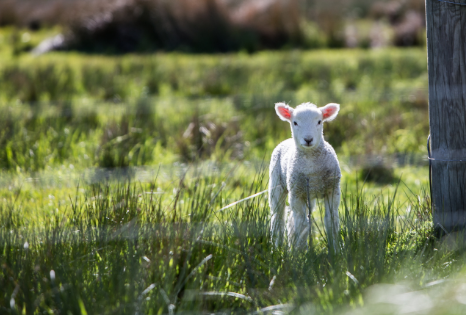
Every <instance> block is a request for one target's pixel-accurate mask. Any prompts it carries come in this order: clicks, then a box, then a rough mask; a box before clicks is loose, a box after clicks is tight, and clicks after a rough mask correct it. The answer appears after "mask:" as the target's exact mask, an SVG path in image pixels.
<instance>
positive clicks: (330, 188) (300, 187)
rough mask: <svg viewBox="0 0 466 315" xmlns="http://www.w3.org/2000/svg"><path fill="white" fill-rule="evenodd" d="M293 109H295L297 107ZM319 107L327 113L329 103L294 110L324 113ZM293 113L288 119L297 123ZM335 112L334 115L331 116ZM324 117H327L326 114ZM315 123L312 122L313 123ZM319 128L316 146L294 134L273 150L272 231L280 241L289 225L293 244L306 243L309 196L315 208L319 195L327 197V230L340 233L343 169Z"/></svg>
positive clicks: (306, 105)
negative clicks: (303, 144)
mask: <svg viewBox="0 0 466 315" xmlns="http://www.w3.org/2000/svg"><path fill="white" fill-rule="evenodd" d="M283 105H285V104H283ZM334 105H336V106H338V105H337V104H334ZM338 109H339V107H338ZM338 109H337V112H338ZM291 110H292V111H293V109H291ZM319 110H320V111H323V112H324V113H325V107H324V108H321V109H318V108H317V107H316V106H315V105H314V104H310V103H306V104H302V105H300V106H298V107H297V108H296V109H294V113H296V112H297V111H299V112H300V113H302V112H303V111H311V112H312V113H305V115H308V116H304V117H311V118H313V117H314V116H315V115H318V114H319V113H320V112H319ZM316 112H317V113H316ZM300 115H301V114H300ZM279 116H280V114H279ZM293 116H294V114H292V116H291V118H290V119H289V120H288V121H289V122H290V124H292V123H293ZM335 116H336V115H333V116H332V117H331V119H333V118H334V117H335ZM280 118H282V117H280ZM282 119H283V118H282ZM316 119H319V118H316ZM320 119H321V120H324V119H323V118H322V115H321V116H320ZM283 120H285V119H283ZM316 122H317V121H316ZM312 123H313V122H309V124H312ZM322 124H323V121H322ZM319 125H320V123H319ZM306 127H307V126H306ZM310 128H312V126H311V127H310ZM319 128H320V129H318V130H317V133H318V134H314V136H317V137H320V139H315V140H314V141H315V143H316V145H315V146H314V147H312V148H304V149H303V148H302V147H301V146H300V145H299V139H296V138H297V137H298V135H296V134H293V137H294V138H295V139H293V138H291V139H288V140H285V141H283V142H282V143H280V144H279V145H278V146H277V147H276V148H275V150H274V151H273V153H272V158H271V162H270V170H269V171H270V179H269V204H270V207H271V214H272V235H273V238H274V241H275V243H276V245H279V244H281V243H282V241H283V234H284V232H285V229H286V230H287V232H288V233H287V234H288V239H289V241H290V243H291V244H295V245H298V246H300V247H303V246H305V244H306V243H307V236H308V233H309V230H310V224H309V219H308V211H307V209H308V206H307V204H308V196H309V199H310V203H311V205H310V206H311V209H312V208H314V207H315V204H316V199H317V198H323V199H324V202H325V208H326V214H325V226H326V230H327V233H328V235H333V237H337V231H339V220H338V205H339V203H340V177H341V172H340V166H339V163H338V158H337V155H336V153H335V150H334V149H333V148H332V146H331V145H330V144H329V143H327V142H326V141H325V140H324V138H323V132H322V126H320V127H319ZM292 130H293V126H292ZM317 140H319V141H317ZM298 147H299V148H298ZM287 193H288V194H289V196H288V197H289V203H290V207H291V209H288V210H291V211H289V214H288V215H286V214H285V198H286V195H287ZM286 217H288V218H286ZM286 221H288V222H286ZM285 222H286V223H285ZM332 223H333V224H332Z"/></svg>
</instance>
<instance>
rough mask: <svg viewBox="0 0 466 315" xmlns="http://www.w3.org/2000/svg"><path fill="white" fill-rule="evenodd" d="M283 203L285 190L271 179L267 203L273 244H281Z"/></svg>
mask: <svg viewBox="0 0 466 315" xmlns="http://www.w3.org/2000/svg"><path fill="white" fill-rule="evenodd" d="M285 203H286V190H285V188H284V187H283V186H281V185H279V184H278V185H277V183H276V182H274V181H273V180H272V181H271V183H270V185H269V204H270V214H271V216H272V219H271V230H272V241H273V242H274V244H275V246H281V245H283V239H284V234H285Z"/></svg>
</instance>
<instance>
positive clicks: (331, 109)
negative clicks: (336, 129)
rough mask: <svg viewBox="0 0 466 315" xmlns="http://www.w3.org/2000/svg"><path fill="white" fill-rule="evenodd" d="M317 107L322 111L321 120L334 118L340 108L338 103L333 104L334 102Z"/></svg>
mask: <svg viewBox="0 0 466 315" xmlns="http://www.w3.org/2000/svg"><path fill="white" fill-rule="evenodd" d="M319 109H320V111H321V112H322V117H323V120H324V121H331V120H334V119H335V117H337V115H338V111H339V110H340V105H339V104H335V103H330V104H327V105H325V106H324V107H321V108H319Z"/></svg>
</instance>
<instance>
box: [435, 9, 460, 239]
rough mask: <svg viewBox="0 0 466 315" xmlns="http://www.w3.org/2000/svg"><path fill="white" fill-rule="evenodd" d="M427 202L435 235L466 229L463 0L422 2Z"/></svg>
mask: <svg viewBox="0 0 466 315" xmlns="http://www.w3.org/2000/svg"><path fill="white" fill-rule="evenodd" d="M426 24H427V54H428V55H427V59H428V71H429V123H430V135H431V156H432V161H431V163H432V178H431V179H432V199H433V200H432V204H433V206H434V207H433V209H434V210H433V211H434V216H433V217H434V224H435V227H436V228H437V229H438V230H439V231H442V230H444V231H446V232H451V231H454V230H457V229H462V228H464V227H466V0H440V1H439V0H426Z"/></svg>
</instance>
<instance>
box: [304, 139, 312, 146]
mask: <svg viewBox="0 0 466 315" xmlns="http://www.w3.org/2000/svg"><path fill="white" fill-rule="evenodd" d="M312 140H314V138H304V141H306V144H307V145H308V146H310V145H311V143H312Z"/></svg>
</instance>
